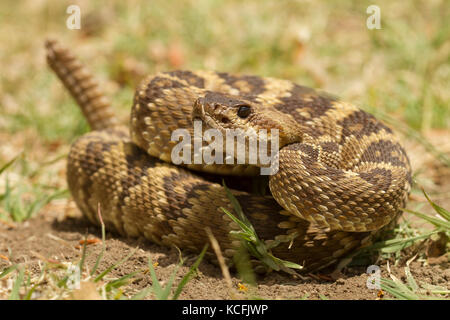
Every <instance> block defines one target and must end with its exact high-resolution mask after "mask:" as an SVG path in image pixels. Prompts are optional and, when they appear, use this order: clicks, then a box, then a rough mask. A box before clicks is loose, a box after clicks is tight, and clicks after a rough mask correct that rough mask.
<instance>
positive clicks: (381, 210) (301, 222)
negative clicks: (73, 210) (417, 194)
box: [47, 41, 411, 270]
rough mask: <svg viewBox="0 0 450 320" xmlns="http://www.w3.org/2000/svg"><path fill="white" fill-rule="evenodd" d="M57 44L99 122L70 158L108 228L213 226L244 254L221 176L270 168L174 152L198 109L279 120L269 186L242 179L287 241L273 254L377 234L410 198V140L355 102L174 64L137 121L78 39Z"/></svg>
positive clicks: (339, 250)
mask: <svg viewBox="0 0 450 320" xmlns="http://www.w3.org/2000/svg"><path fill="white" fill-rule="evenodd" d="M47 50H48V62H49V64H50V66H51V67H52V68H53V70H55V71H56V73H57V74H58V75H59V77H60V78H61V79H62V81H63V82H64V84H65V85H66V87H67V88H68V89H69V90H70V91H71V93H72V95H73V96H74V97H75V98H76V99H77V101H78V103H79V104H80V106H81V107H82V110H83V112H84V114H85V116H86V117H87V119H88V122H89V124H90V125H91V128H92V129H93V131H92V132H90V133H88V134H86V135H84V136H82V137H81V138H79V139H78V140H77V141H76V142H75V143H74V144H73V145H72V147H71V151H70V154H69V157H68V165H67V180H68V185H69V188H70V191H71V193H72V195H73V197H74V199H75V201H76V203H77V205H78V207H79V209H80V210H81V211H82V212H83V214H84V215H85V216H86V217H87V218H88V219H89V220H90V221H92V222H93V223H96V224H99V221H98V216H97V207H98V203H100V204H101V208H102V216H103V220H104V222H105V224H106V226H107V228H112V229H114V230H116V231H117V232H119V233H120V234H123V235H127V236H144V237H145V238H147V239H149V240H151V241H153V242H156V243H161V244H164V245H169V246H170V245H176V246H178V247H180V248H185V249H188V250H192V251H200V250H201V249H202V248H203V246H204V244H205V243H207V242H208V238H207V236H206V234H205V227H209V228H210V229H211V230H212V232H213V234H214V236H215V238H216V239H217V240H218V242H219V244H220V246H221V249H222V252H223V253H224V255H225V257H227V258H231V257H232V256H233V255H234V253H235V251H236V250H237V248H239V246H240V242H239V241H238V240H236V239H235V238H233V237H232V236H231V235H230V231H232V230H239V227H238V226H237V225H236V224H235V223H234V222H232V221H231V219H230V218H229V217H228V216H227V215H226V214H225V213H224V211H223V210H222V208H225V209H227V210H228V211H230V212H234V211H233V206H232V205H231V203H230V200H229V198H228V197H227V195H226V192H225V190H224V187H223V186H222V185H221V184H220V183H217V182H216V181H220V179H216V180H214V178H212V179H211V178H210V177H211V174H220V175H228V176H232V177H233V178H230V179H231V180H234V181H235V182H236V181H238V182H237V185H239V184H241V183H244V182H245V181H249V180H252V179H253V177H254V176H255V175H258V174H259V170H257V169H258V168H257V167H255V166H254V165H250V164H243V165H228V164H224V165H218V164H210V165H200V164H192V165H186V166H185V167H184V168H183V167H181V166H175V165H173V164H171V163H170V161H171V151H172V149H173V147H174V146H175V145H176V144H177V143H178V142H177V141H171V133H172V132H173V131H174V130H176V129H179V128H186V129H187V130H189V131H190V132H191V133H192V132H193V129H192V118H193V114H194V116H196V117H198V118H200V119H201V120H202V121H203V123H204V124H206V127H207V128H208V127H214V128H216V129H219V130H226V129H230V128H242V129H245V128H253V129H261V128H266V129H271V128H276V129H279V132H280V152H279V170H278V172H277V173H275V174H274V175H272V176H270V178H269V188H270V195H266V196H262V195H258V194H255V193H251V192H247V191H243V190H242V188H241V190H231V191H232V193H233V195H234V196H235V197H236V199H237V200H238V201H239V203H240V204H241V206H242V209H243V211H244V213H245V215H246V216H247V218H248V219H249V220H250V222H251V223H252V224H253V226H254V227H255V230H256V232H257V234H258V235H259V237H260V238H261V239H263V240H264V241H266V243H267V244H270V243H271V242H273V241H277V242H278V241H280V243H279V244H278V245H277V246H275V247H274V248H273V249H272V252H273V254H274V255H275V256H276V257H278V258H281V259H286V260H289V261H292V262H295V263H298V264H302V265H304V266H305V269H306V270H312V269H317V268H321V267H324V266H327V265H330V264H332V263H334V262H336V261H338V260H339V259H340V258H342V257H343V256H345V255H346V254H348V253H350V252H352V251H354V250H355V249H357V248H359V247H361V246H362V245H364V244H367V243H370V242H371V241H372V239H373V237H374V236H375V235H376V234H378V233H379V232H380V230H384V229H387V228H390V227H392V226H393V225H394V224H395V222H396V220H397V218H398V217H399V215H400V214H401V210H400V209H401V208H402V207H403V206H404V205H405V203H406V200H407V197H408V194H409V190H410V181H411V174H410V165H409V161H408V157H407V155H406V153H405V151H404V149H403V148H402V147H401V146H400V144H399V143H398V141H397V139H396V138H395V136H394V135H393V133H392V131H391V130H390V129H389V128H388V127H386V126H385V125H383V124H382V123H381V122H379V121H377V120H376V119H375V118H374V117H373V116H372V115H370V114H368V113H366V112H364V111H362V110H360V109H358V108H357V107H355V106H353V105H351V104H348V103H344V102H341V101H338V100H337V99H334V98H331V97H329V96H328V95H324V94H319V93H317V92H316V91H314V90H313V89H309V88H306V87H302V86H299V85H297V84H295V83H292V82H290V81H285V80H278V79H272V78H261V77H256V76H235V75H230V74H226V73H216V72H206V71H202V72H191V71H175V72H168V73H159V74H157V75H155V76H152V77H149V78H148V79H146V80H144V81H143V82H142V84H141V85H140V86H139V88H138V89H137V91H136V94H135V97H134V103H133V108H132V112H131V119H130V128H127V127H124V126H120V125H118V124H117V121H116V120H115V117H114V115H113V113H112V112H111V109H110V106H109V103H108V102H107V100H106V98H105V97H104V96H103V94H102V93H101V91H100V90H99V88H98V86H97V84H96V83H95V82H94V81H93V80H92V76H91V75H90V73H89V72H87V70H86V69H85V68H84V67H83V66H82V65H81V64H80V63H79V62H78V60H76V58H75V57H74V56H72V55H71V54H70V52H68V51H67V49H64V48H63V47H61V46H60V45H58V44H57V43H56V42H55V41H48V42H47ZM194 106H195V107H194ZM242 106H244V107H245V108H244V109H243V110H244V111H245V112H244V114H239V109H240V107H242ZM241 113H242V112H241ZM189 169H191V170H189ZM199 171H203V172H206V173H208V174H200V173H197V172H199ZM242 181H244V182H242ZM235 184H236V183H235ZM292 234H295V237H291V236H290V235H292ZM287 239H290V240H289V241H287ZM210 255H211V256H212V253H210Z"/></svg>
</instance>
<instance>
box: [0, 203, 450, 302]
mask: <svg viewBox="0 0 450 320" xmlns="http://www.w3.org/2000/svg"><path fill="white" fill-rule="evenodd" d="M45 211H46V214H40V215H38V216H37V217H35V218H32V219H30V220H28V221H26V222H24V223H21V224H18V225H16V226H8V225H4V224H0V255H3V256H5V257H9V261H7V260H5V259H4V258H3V259H0V270H2V269H4V268H5V267H8V266H9V265H11V264H16V263H20V264H22V265H25V266H26V269H27V270H28V272H29V273H31V274H33V273H39V272H40V270H41V268H40V265H39V264H41V265H42V263H43V260H47V261H48V260H50V261H53V262H60V263H63V262H76V261H77V260H79V259H80V257H81V252H82V250H81V248H80V245H79V241H80V240H82V239H84V237H85V236H86V235H87V236H88V238H100V237H101V234H100V231H99V229H98V228H97V227H95V226H92V225H91V224H89V223H88V222H87V221H85V220H84V219H83V218H82V217H81V216H80V215H79V213H78V211H77V210H73V212H71V214H70V215H67V214H66V215H65V216H61V214H57V212H61V211H62V210H45ZM69 211H72V210H69ZM106 238H107V239H106V251H105V255H104V258H103V259H102V261H101V263H100V266H99V269H98V270H100V271H103V270H105V269H106V268H108V267H109V266H111V265H113V264H115V263H117V262H118V261H120V260H121V259H122V258H124V257H125V256H126V255H127V254H128V253H130V252H131V251H132V250H134V248H136V247H139V249H138V250H137V251H136V252H135V254H134V255H133V256H132V257H131V258H130V259H129V260H128V261H126V262H125V263H124V264H122V265H120V266H119V267H118V268H116V269H114V270H113V271H112V272H111V274H109V275H108V278H110V279H113V278H119V277H121V276H123V275H126V274H129V273H131V272H134V271H139V270H144V269H146V268H148V267H147V266H148V259H149V257H150V258H151V259H152V261H153V262H154V263H155V262H156V264H155V265H156V268H155V269H156V274H157V276H158V278H159V280H160V281H163V282H164V281H167V280H168V279H169V277H170V275H171V273H172V272H173V270H174V268H176V266H177V264H178V262H179V253H178V251H177V250H175V249H171V248H166V247H162V246H159V245H155V244H152V243H149V242H148V241H146V240H144V239H129V238H121V237H118V236H117V235H116V234H110V233H108V232H107V236H106ZM100 250H101V245H100V244H93V245H89V246H88V250H87V258H86V265H87V266H88V268H92V267H93V265H94V264H95V260H96V258H97V255H98V254H99V253H100ZM183 256H184V259H185V265H184V266H183V267H181V268H180V270H179V271H178V273H177V277H176V279H175V283H177V282H178V281H180V280H181V278H182V277H183V276H184V274H186V273H187V272H188V270H189V266H191V265H192V264H193V262H194V261H195V259H196V255H192V254H187V253H185V252H183ZM380 266H381V274H382V277H384V278H388V277H389V275H388V272H387V270H386V262H383V263H382V264H381V263H380ZM410 267H411V272H412V275H413V276H414V278H415V279H416V281H418V282H422V281H423V282H425V283H428V284H433V285H439V286H443V287H447V286H448V284H449V282H450V270H449V268H448V263H447V262H443V263H441V264H440V265H434V266H424V264H423V263H422V262H419V261H415V262H413V263H412V264H411V266H410ZM391 272H392V274H394V275H395V276H397V277H398V278H400V279H403V280H405V273H404V268H403V267H397V266H391ZM323 277H324V275H323V274H313V275H307V276H306V277H305V279H299V278H297V279H296V278H294V277H292V276H289V275H285V274H282V273H275V272H272V273H270V274H267V275H258V279H257V282H258V286H257V288H256V290H254V292H253V294H254V295H256V296H258V297H261V298H265V299H302V298H307V299H325V298H328V299H377V294H378V291H377V290H369V289H368V288H367V286H366V281H367V278H368V275H367V274H366V273H365V268H345V269H344V270H343V271H342V273H341V274H340V276H339V277H338V279H337V280H326V279H321V278H323ZM240 282H241V280H240V279H239V278H238V277H237V276H236V274H232V286H233V288H232V290H231V291H230V289H229V287H228V286H227V283H226V281H225V280H224V278H223V276H222V273H221V270H220V268H219V267H218V266H216V265H213V264H211V263H209V262H208V261H203V262H202V263H201V264H200V267H199V272H198V275H197V276H196V277H195V278H193V279H192V280H191V281H190V282H189V283H188V284H187V285H186V287H185V288H184V290H183V292H182V293H181V296H180V299H231V298H233V297H234V298H236V297H239V298H246V297H249V293H248V292H247V293H245V292H243V291H242V290H239V284H240ZM149 285H151V278H150V275H149V274H143V277H140V278H139V279H137V280H135V281H134V282H132V283H131V284H130V285H128V286H127V289H126V293H125V294H126V295H128V296H131V295H133V294H135V293H137V292H138V291H140V290H142V289H143V288H145V287H147V286H149ZM1 286H5V283H2V282H0V287H1ZM3 291H5V290H3ZM0 292H1V291H0ZM3 293H4V294H6V292H3ZM4 297H5V296H3V297H2V294H1V293H0V298H4ZM36 298H48V297H46V296H45V293H39V290H37V293H36ZM148 298H151V295H150V296H148Z"/></svg>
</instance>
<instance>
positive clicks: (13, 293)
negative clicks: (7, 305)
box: [9, 267, 25, 300]
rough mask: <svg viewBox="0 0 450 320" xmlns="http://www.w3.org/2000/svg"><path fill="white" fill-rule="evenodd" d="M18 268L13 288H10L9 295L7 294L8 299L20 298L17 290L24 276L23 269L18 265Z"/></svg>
mask: <svg viewBox="0 0 450 320" xmlns="http://www.w3.org/2000/svg"><path fill="white" fill-rule="evenodd" d="M18 269H19V274H18V276H17V278H16V281H15V282H14V285H13V288H12V290H11V295H10V296H9V300H20V294H19V290H20V286H21V285H22V283H23V277H24V274H25V271H24V269H23V268H21V267H18Z"/></svg>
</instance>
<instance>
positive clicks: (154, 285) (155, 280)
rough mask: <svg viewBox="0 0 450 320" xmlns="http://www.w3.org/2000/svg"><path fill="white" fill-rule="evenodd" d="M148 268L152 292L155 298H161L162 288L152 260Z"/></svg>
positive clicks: (150, 259)
mask: <svg viewBox="0 0 450 320" xmlns="http://www.w3.org/2000/svg"><path fill="white" fill-rule="evenodd" d="M148 268H149V269H150V277H151V278H152V290H153V293H154V294H155V296H161V294H162V287H161V284H160V283H159V280H158V278H157V277H156V272H155V268H153V262H152V258H150V257H149V258H148Z"/></svg>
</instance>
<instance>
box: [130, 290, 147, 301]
mask: <svg viewBox="0 0 450 320" xmlns="http://www.w3.org/2000/svg"><path fill="white" fill-rule="evenodd" d="M151 292H152V288H151V287H150V288H145V289H143V290H141V291H139V292H138V293H136V294H135V295H134V296H132V297H131V298H130V300H142V299H144V298H145V297H146V296H148V295H149V294H150V293H151Z"/></svg>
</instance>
